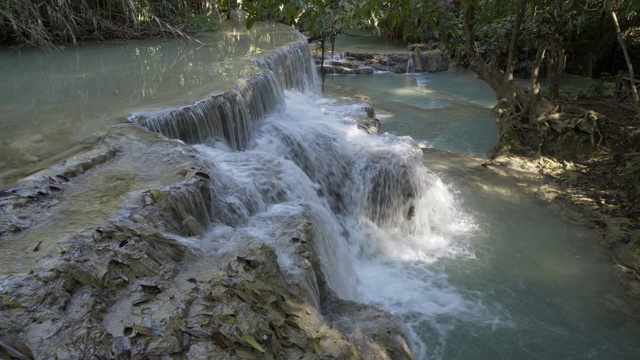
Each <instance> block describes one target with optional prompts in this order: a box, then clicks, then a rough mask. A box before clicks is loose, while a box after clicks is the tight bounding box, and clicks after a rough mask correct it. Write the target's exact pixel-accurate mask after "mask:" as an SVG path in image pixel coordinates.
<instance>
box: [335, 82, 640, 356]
mask: <svg viewBox="0 0 640 360" xmlns="http://www.w3.org/2000/svg"><path fill="white" fill-rule="evenodd" d="M326 82H327V83H326V84H328V85H332V86H338V87H339V88H340V89H341V90H342V91H344V90H347V91H349V92H355V93H358V94H362V95H366V96H368V97H369V98H370V99H371V101H372V103H373V104H374V105H375V107H376V109H381V110H383V112H382V114H383V115H382V116H381V121H382V123H383V125H382V127H383V129H384V130H385V131H390V132H393V133H395V134H397V135H410V136H412V137H413V138H414V139H415V140H416V141H417V142H418V143H419V144H420V146H421V147H423V148H425V161H424V163H425V166H427V167H429V168H431V169H433V170H434V171H436V173H438V175H439V176H440V177H441V178H442V179H443V182H444V183H445V184H447V187H448V189H449V190H450V191H451V192H452V194H453V196H454V198H455V204H456V206H458V207H459V209H460V210H459V211H461V212H462V213H464V214H466V215H467V216H469V217H470V220H469V221H470V222H471V223H472V224H473V225H472V226H471V228H470V229H468V230H467V231H465V232H463V233H462V234H460V233H459V232H455V231H454V232H452V233H448V234H447V235H445V236H444V239H440V242H438V244H437V245H435V246H434V250H435V251H432V252H431V253H432V255H433V257H434V258H432V259H430V261H427V262H425V267H426V268H428V269H430V271H432V272H433V273H431V274H430V280H429V284H430V286H431V288H430V292H429V293H428V295H427V296H426V297H424V296H423V297H422V301H423V303H422V304H421V305H420V307H421V308H423V309H424V308H431V310H432V312H431V313H430V314H429V316H427V319H426V320H425V319H420V316H416V314H415V312H412V311H410V310H407V309H406V308H403V309H395V308H394V306H396V303H394V302H393V300H391V301H389V302H388V303H387V302H386V301H380V300H379V298H376V299H371V301H372V302H374V303H377V304H379V305H380V306H383V307H385V308H393V309H394V312H396V313H400V314H402V316H403V318H405V319H406V321H407V322H408V323H411V324H412V326H413V329H414V331H415V336H417V337H419V338H420V341H421V342H423V348H422V349H421V350H420V353H421V354H425V355H426V356H425V358H429V359H431V358H441V359H636V358H638V357H639V356H640V348H639V344H640V336H639V335H638V334H639V331H638V324H636V323H634V322H633V320H631V319H630V318H628V317H625V313H624V311H625V310H624V303H625V299H624V295H623V294H622V293H621V292H620V290H619V289H618V288H617V287H616V284H615V282H614V280H613V278H612V276H611V275H610V271H611V266H612V265H611V262H610V260H609V259H608V255H607V254H605V253H604V251H602V249H600V248H599V245H598V235H597V234H596V233H595V232H594V231H593V230H591V229H587V228H584V227H581V226H578V225H574V224H573V223H571V222H570V221H569V220H568V219H565V218H563V217H562V216H558V214H557V212H555V211H554V210H552V209H550V208H548V207H547V206H545V205H544V204H543V203H542V202H541V201H539V200H536V199H535V197H534V196H533V194H532V193H531V192H528V193H527V192H525V191H523V190H522V189H521V188H520V187H519V186H518V182H519V180H520V179H518V178H517V175H516V176H514V178H513V179H509V178H504V177H500V176H497V175H495V174H492V173H489V172H486V171H485V172H483V171H474V170H473V168H472V167H470V166H474V167H476V168H478V167H479V165H480V164H481V163H482V162H483V160H482V158H481V157H480V158H468V157H467V156H466V155H474V156H484V155H485V154H487V152H488V151H489V150H490V149H491V147H492V146H493V145H494V144H495V142H496V141H497V137H496V128H495V124H494V123H493V119H492V117H491V114H490V108H491V107H492V106H493V105H494V104H495V98H494V96H493V94H492V92H491V89H490V88H489V87H488V86H487V85H486V84H485V83H483V82H482V81H480V80H479V79H477V78H476V76H475V74H473V73H472V72H469V71H466V70H458V71H448V72H442V73H433V74H424V73H422V74H405V75H398V74H393V73H385V72H381V73H377V74H375V75H373V76H339V75H334V76H328V77H327V78H326ZM385 115H386V116H385ZM431 149H440V150H445V151H437V150H436V151H430V150H431ZM525 182H526V180H525ZM520 185H521V184H520ZM443 250H444V251H443ZM386 281H388V284H389V285H392V289H390V292H397V291H406V296H407V297H413V296H414V295H415V294H414V293H413V290H412V289H398V288H397V284H395V285H394V282H395V281H396V278H395V277H389V278H386ZM375 286H376V285H375V284H371V287H372V288H373V287H375ZM382 298H383V299H390V298H388V297H387V298H385V297H382Z"/></svg>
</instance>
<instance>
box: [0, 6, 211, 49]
mask: <svg viewBox="0 0 640 360" xmlns="http://www.w3.org/2000/svg"><path fill="white" fill-rule="evenodd" d="M214 13H215V14H214ZM218 19H219V15H218V14H217V9H216V7H215V6H212V3H211V2H210V1H207V0H191V1H185V0H158V1H151V0H126V1H122V0H104V1H95V0H57V1H25V0H3V1H0V44H4V45H7V44H12V45H31V46H40V47H49V48H53V47H54V46H55V44H59V43H64V42H68V41H74V42H75V41H77V40H86V39H96V40H102V39H109V38H121V39H128V38H139V37H147V36H152V35H156V34H168V35H185V34H184V32H190V31H193V30H212V29H214V28H215V27H216V23H217V20H218Z"/></svg>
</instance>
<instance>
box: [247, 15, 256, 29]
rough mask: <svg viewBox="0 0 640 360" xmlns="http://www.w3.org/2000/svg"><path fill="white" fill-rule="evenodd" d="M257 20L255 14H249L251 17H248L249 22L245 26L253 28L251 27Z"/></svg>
mask: <svg viewBox="0 0 640 360" xmlns="http://www.w3.org/2000/svg"><path fill="white" fill-rule="evenodd" d="M256 20H257V19H256V17H255V16H253V15H249V17H248V18H247V23H246V24H245V26H246V27H247V30H249V29H251V27H252V26H253V24H254V23H255V22H256Z"/></svg>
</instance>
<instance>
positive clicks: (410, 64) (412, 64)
mask: <svg viewBox="0 0 640 360" xmlns="http://www.w3.org/2000/svg"><path fill="white" fill-rule="evenodd" d="M413 72H416V64H415V62H414V61H413V56H412V55H411V54H410V55H409V56H408V58H407V74H409V73H413Z"/></svg>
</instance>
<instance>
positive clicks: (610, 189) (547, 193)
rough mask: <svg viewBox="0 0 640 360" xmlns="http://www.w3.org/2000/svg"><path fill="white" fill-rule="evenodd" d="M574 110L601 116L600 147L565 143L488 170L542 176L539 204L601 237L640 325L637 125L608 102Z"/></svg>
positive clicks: (509, 156) (502, 159) (498, 161)
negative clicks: (634, 161) (635, 168)
mask: <svg viewBox="0 0 640 360" xmlns="http://www.w3.org/2000/svg"><path fill="white" fill-rule="evenodd" d="M575 105H577V106H580V107H582V108H585V109H588V110H590V111H594V112H595V113H597V114H598V118H599V120H598V131H599V135H600V138H599V139H597V143H595V144H589V143H588V141H586V142H583V143H582V145H581V144H579V143H578V144H576V143H575V142H571V141H567V142H566V143H564V142H563V141H562V138H561V137H560V138H558V139H556V140H555V141H553V142H551V144H550V146H548V147H546V152H545V154H544V155H540V153H539V149H528V148H517V149H513V150H512V151H509V152H506V153H503V154H501V155H499V156H497V157H496V158H494V159H493V160H492V161H490V162H487V163H485V164H484V166H485V167H486V168H489V169H492V168H494V169H495V168H501V167H508V168H512V169H517V170H518V171H525V172H528V173H531V174H536V175H538V176H539V177H540V179H541V181H542V183H541V185H540V186H539V187H537V189H536V194H537V196H538V198H539V199H541V200H543V201H545V202H548V203H549V204H551V205H552V206H554V207H556V208H557V209H559V210H560V211H561V212H562V213H563V214H565V215H566V216H568V217H569V218H571V219H572V220H573V221H575V222H578V223H581V224H584V225H585V226H589V227H593V228H594V229H595V231H598V232H599V233H600V234H601V245H602V247H603V249H605V250H606V251H607V252H608V253H609V255H610V257H611V259H612V267H611V271H612V273H613V276H614V278H615V279H616V281H617V282H618V283H619V285H620V286H621V287H622V288H623V289H624V290H625V293H626V294H627V295H628V298H629V299H628V300H629V301H630V302H629V304H630V305H628V306H630V307H631V309H630V310H631V311H630V313H631V314H632V316H634V317H635V318H636V319H637V320H640V222H639V219H640V202H639V201H638V193H637V191H638V187H637V186H638V184H640V182H638V172H637V171H636V172H633V171H629V170H630V166H632V163H631V160H632V158H633V156H634V154H637V152H638V150H639V149H640V131H638V125H637V124H638V120H637V118H635V113H634V112H633V111H631V110H628V109H625V108H623V107H620V106H618V105H616V104H614V103H612V101H609V100H606V99H590V100H582V101H578V102H575ZM631 170H632V169H631Z"/></svg>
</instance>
